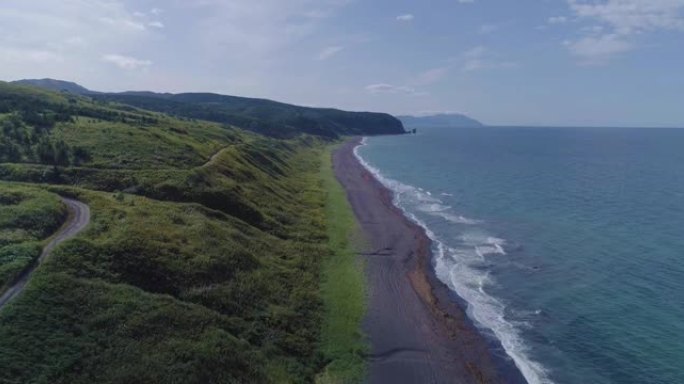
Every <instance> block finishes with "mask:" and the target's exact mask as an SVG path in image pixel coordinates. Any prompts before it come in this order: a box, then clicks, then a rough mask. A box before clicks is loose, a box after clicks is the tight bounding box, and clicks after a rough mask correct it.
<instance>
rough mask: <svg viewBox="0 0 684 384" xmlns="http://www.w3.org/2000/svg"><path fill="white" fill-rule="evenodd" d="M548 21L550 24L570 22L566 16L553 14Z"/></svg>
mask: <svg viewBox="0 0 684 384" xmlns="http://www.w3.org/2000/svg"><path fill="white" fill-rule="evenodd" d="M547 22H548V23H549V24H564V23H567V22H568V18H567V17H565V16H551V17H549V18H548V20H547Z"/></svg>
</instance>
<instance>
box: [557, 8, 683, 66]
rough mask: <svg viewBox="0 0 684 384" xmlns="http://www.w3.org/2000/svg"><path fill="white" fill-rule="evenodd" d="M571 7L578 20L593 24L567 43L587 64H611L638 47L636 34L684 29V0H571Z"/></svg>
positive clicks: (581, 60) (582, 61)
mask: <svg viewBox="0 0 684 384" xmlns="http://www.w3.org/2000/svg"><path fill="white" fill-rule="evenodd" d="M568 6H569V8H570V10H571V11H572V12H573V14H574V15H575V17H576V18H577V20H579V21H584V22H587V23H590V27H589V28H583V29H582V30H581V31H580V33H581V34H582V35H583V36H580V37H578V38H575V39H573V40H569V41H566V42H565V43H564V44H565V45H566V46H567V47H568V48H569V49H570V52H572V53H573V54H574V55H576V56H578V57H580V62H581V63H583V64H586V63H594V64H601V63H607V62H608V61H609V60H610V59H611V58H612V57H613V56H615V55H617V54H621V53H625V52H628V51H630V50H632V49H634V48H636V44H635V43H634V42H633V37H634V36H635V35H641V34H645V33H649V32H656V31H684V13H683V11H684V1H682V0H604V1H592V2H588V1H579V0H568ZM549 21H551V19H549Z"/></svg>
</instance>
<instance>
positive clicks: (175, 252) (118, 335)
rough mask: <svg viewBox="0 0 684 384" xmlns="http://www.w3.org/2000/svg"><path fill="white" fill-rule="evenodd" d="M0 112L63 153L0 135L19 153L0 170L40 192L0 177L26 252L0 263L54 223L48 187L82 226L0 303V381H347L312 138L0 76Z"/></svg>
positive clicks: (341, 224)
mask: <svg viewBox="0 0 684 384" xmlns="http://www.w3.org/2000/svg"><path fill="white" fill-rule="evenodd" d="M2 105H4V108H5V109H4V110H0V111H1V113H3V115H1V116H2V118H3V119H5V118H9V119H15V120H16V121H17V124H19V125H21V127H22V129H24V130H25V131H29V132H31V131H33V130H35V129H36V127H37V126H42V125H41V124H42V123H39V122H38V120H36V119H26V118H25V117H26V116H29V115H31V116H41V117H40V118H39V119H43V118H45V117H46V116H53V115H55V116H61V117H60V118H58V119H55V121H54V124H48V125H49V126H50V127H49V129H43V130H41V135H40V138H39V139H38V142H40V141H41V140H43V141H45V142H49V143H53V145H56V144H54V143H59V142H63V143H64V146H65V147H66V148H67V152H68V153H69V162H68V163H67V162H63V163H59V162H56V161H54V159H52V158H49V157H45V158H41V157H40V156H33V157H31V156H30V153H35V151H36V149H35V147H36V145H37V144H36V143H35V142H33V141H31V142H29V143H24V142H22V141H18V140H14V139H13V140H14V141H13V142H14V143H15V144H16V145H17V146H20V147H21V148H22V149H21V150H22V151H23V152H22V156H21V157H20V158H18V159H14V160H13V161H12V160H11V161H7V162H6V163H5V164H1V165H0V179H3V180H9V181H14V182H17V181H21V182H31V183H42V184H43V186H42V187H38V186H35V187H33V186H24V185H19V184H16V183H13V184H9V183H2V184H0V188H1V191H2V192H1V193H0V200H1V201H2V202H3V203H2V204H0V231H2V232H0V233H1V234H2V236H4V237H0V238H3V239H4V238H7V239H11V243H10V242H9V240H8V243H7V244H8V246H16V247H20V246H21V247H26V249H27V250H26V256H21V257H19V256H12V257H13V259H11V258H10V257H9V256H4V254H3V253H2V251H1V250H0V271H2V270H3V269H2V268H5V267H6V266H7V265H10V264H11V263H13V262H14V261H16V260H18V259H19V258H21V260H24V264H21V265H23V266H25V265H27V264H26V263H27V262H28V263H30V260H33V258H34V257H35V253H36V252H39V251H40V245H41V243H40V241H41V240H42V239H44V238H45V237H47V236H49V234H51V233H52V232H54V230H55V229H56V228H57V227H58V226H59V223H61V222H63V218H64V215H65V211H64V207H63V206H62V205H61V204H59V199H58V195H62V196H68V197H74V198H77V199H79V200H81V201H84V202H86V203H87V204H88V205H89V206H90V207H91V212H92V221H91V223H90V225H89V226H88V228H87V229H86V230H85V232H83V233H82V234H81V235H79V236H78V237H77V238H75V239H73V240H70V241H68V242H66V243H64V244H63V245H62V246H60V247H58V248H57V249H56V250H55V251H54V253H53V255H52V256H51V257H50V258H49V259H48V260H47V261H46V262H45V264H43V265H42V266H41V268H39V269H38V270H36V272H35V273H34V275H33V277H32V280H31V282H30V284H29V285H28V287H27V289H26V291H25V292H24V293H23V294H22V295H21V296H20V297H19V298H18V299H17V300H16V301H14V302H12V304H11V305H9V306H8V307H6V308H5V309H3V311H2V312H0V340H2V343H0V367H3V369H0V383H5V382H7V383H92V382H97V383H226V382H236V383H284V382H294V383H306V382H312V381H314V379H315V378H316V377H318V378H320V379H321V381H327V382H330V381H334V382H336V381H340V380H341V381H344V382H347V381H349V380H354V381H355V380H357V379H359V378H360V377H361V374H362V372H363V370H362V369H363V368H362V366H363V365H362V363H363V361H362V359H361V356H362V353H363V351H364V346H363V339H362V337H361V335H360V334H359V333H358V332H359V331H358V329H359V322H360V318H361V316H362V314H363V302H364V300H363V284H362V278H361V277H360V276H361V275H360V274H359V266H358V265H357V264H356V261H355V260H356V258H355V257H353V253H352V251H351V249H350V248H349V243H348V242H347V239H348V236H349V231H350V230H351V228H353V225H352V224H353V218H352V216H351V215H350V213H349V212H350V211H349V210H348V206H346V205H344V204H345V201H344V195H343V193H342V192H341V189H340V187H339V185H337V184H335V183H334V178H333V176H332V174H331V173H330V164H329V163H328V162H329V159H328V158H327V157H325V156H324V153H326V152H325V150H324V148H325V147H326V146H327V145H328V142H327V141H326V140H324V139H322V138H321V137H320V136H309V135H299V136H296V137H292V138H289V139H274V138H268V137H264V136H260V135H256V134H253V133H249V132H245V131H243V130H241V129H237V128H235V127H230V126H225V125H221V124H217V123H211V122H203V121H188V120H180V119H177V118H174V117H171V116H168V115H162V114H159V113H156V112H149V111H144V110H138V109H135V108H131V107H128V106H123V105H120V104H111V103H105V102H94V101H92V100H90V99H88V98H84V97H80V96H74V95H69V94H58V93H52V92H45V91H38V90H35V89H31V88H25V87H19V86H10V85H6V84H2V83H0V106H2ZM46 127H47V125H46ZM12 137H14V136H12ZM77 148H82V149H83V151H84V152H85V153H86V154H87V156H83V157H82V158H80V160H79V161H75V153H76V152H77ZM79 151H80V150H79ZM321 159H324V160H323V161H322V160H321ZM326 161H327V162H326ZM322 170H323V171H322ZM326 172H327V173H326ZM321 177H324V181H323V183H322V182H321ZM335 188H336V189H335ZM326 190H332V192H331V193H330V194H328V195H326ZM3 196H4V197H3ZM13 196H20V197H13ZM5 202H6V203H5ZM5 209H7V211H6V212H7V215H3V212H5V211H3V210H5ZM345 209H346V210H345ZM4 217H6V218H11V220H10V219H7V221H6V226H5V227H3V225H5V224H3V223H5V221H3V218H4ZM19 217H27V218H28V219H26V220H25V221H21V220H18V219H17V218H19ZM36 217H40V220H31V219H30V218H36ZM5 228H7V231H6V232H5ZM5 233H6V235H5ZM31 245H33V248H31ZM31 252H33V253H31ZM18 254H19V253H18V252H14V253H12V255H18ZM13 260H14V261H13ZM22 268H23V267H21V266H20V264H16V267H14V269H13V271H15V272H13V273H16V271H20V270H22ZM7 276H8V278H7V279H9V280H11V276H12V275H11V274H7ZM333 276H335V278H334V279H333V278H332V277H333ZM9 280H8V281H9ZM322 282H323V283H322ZM338 289H339V290H340V291H339V292H337V290H338ZM342 293H343V295H340V294H342ZM347 296H348V297H347Z"/></svg>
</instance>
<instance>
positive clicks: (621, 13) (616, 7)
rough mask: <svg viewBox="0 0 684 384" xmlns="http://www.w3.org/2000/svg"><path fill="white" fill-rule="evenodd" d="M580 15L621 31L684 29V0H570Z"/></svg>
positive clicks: (571, 6)
mask: <svg viewBox="0 0 684 384" xmlns="http://www.w3.org/2000/svg"><path fill="white" fill-rule="evenodd" d="M568 3H569V6H570V9H571V10H572V11H573V12H575V14H576V15H577V16H578V17H581V18H586V19H590V20H594V21H598V22H601V23H605V24H607V25H609V26H611V27H612V28H613V29H614V30H615V32H616V33H618V34H630V33H634V32H644V31H654V30H659V29H666V30H684V15H683V14H682V11H683V10H684V1H683V0H606V1H600V2H596V1H594V2H586V1H578V0H568Z"/></svg>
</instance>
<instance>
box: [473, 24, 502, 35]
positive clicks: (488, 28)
mask: <svg viewBox="0 0 684 384" xmlns="http://www.w3.org/2000/svg"><path fill="white" fill-rule="evenodd" d="M498 30H499V26H498V25H496V24H482V25H480V27H479V28H478V29H477V32H478V33H479V34H481V35H488V34H490V33H494V32H496V31H498Z"/></svg>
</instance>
